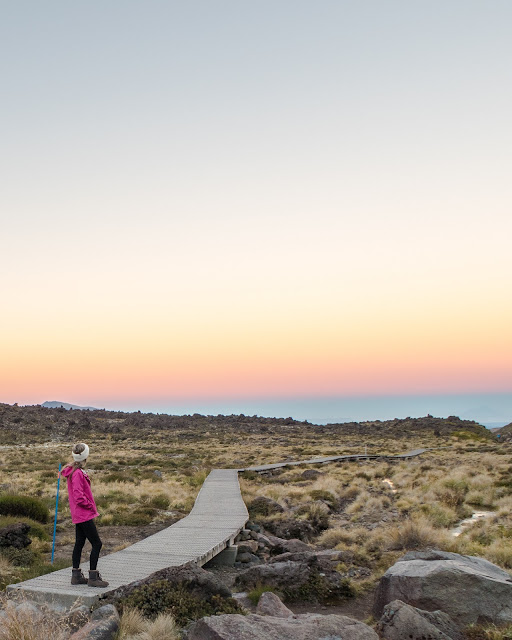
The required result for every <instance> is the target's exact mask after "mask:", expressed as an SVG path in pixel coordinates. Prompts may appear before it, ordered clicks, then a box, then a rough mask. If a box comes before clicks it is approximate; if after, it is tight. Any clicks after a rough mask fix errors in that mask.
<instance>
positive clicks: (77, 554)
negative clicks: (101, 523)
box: [73, 520, 103, 571]
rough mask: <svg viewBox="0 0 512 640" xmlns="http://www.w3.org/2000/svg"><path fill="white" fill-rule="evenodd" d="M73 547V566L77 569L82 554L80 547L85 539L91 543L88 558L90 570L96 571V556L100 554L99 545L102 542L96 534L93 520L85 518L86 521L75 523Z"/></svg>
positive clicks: (100, 545) (81, 547)
mask: <svg viewBox="0 0 512 640" xmlns="http://www.w3.org/2000/svg"><path fill="white" fill-rule="evenodd" d="M75 527H76V529H75V535H76V538H75V547H74V549H73V568H74V569H78V567H79V566H80V558H81V556H82V549H83V548H84V544H85V541H86V540H89V542H90V543H91V544H92V551H91V557H90V559H89V562H90V569H91V571H96V567H97V566H98V558H99V555H100V551H101V547H102V546H103V543H102V542H101V540H100V537H99V535H98V530H97V529H96V525H95V524H94V520H87V522H80V523H78V524H76V525H75Z"/></svg>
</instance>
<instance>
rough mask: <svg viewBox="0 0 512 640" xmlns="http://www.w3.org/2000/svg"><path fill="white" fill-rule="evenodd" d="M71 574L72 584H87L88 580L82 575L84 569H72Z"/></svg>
mask: <svg viewBox="0 0 512 640" xmlns="http://www.w3.org/2000/svg"><path fill="white" fill-rule="evenodd" d="M71 572H72V573H71V584H87V578H86V577H85V576H84V574H83V573H82V569H72V570H71Z"/></svg>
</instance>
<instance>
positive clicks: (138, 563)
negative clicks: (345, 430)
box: [7, 449, 427, 608]
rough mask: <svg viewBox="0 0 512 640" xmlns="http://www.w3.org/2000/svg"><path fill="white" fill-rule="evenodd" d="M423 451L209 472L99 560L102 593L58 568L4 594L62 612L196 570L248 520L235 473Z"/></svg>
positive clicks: (413, 453) (85, 566)
mask: <svg viewBox="0 0 512 640" xmlns="http://www.w3.org/2000/svg"><path fill="white" fill-rule="evenodd" d="M425 451H427V449H416V450H415V451H410V452H408V453H403V454H400V455H396V456H389V455H387V456H382V455H352V456H351V455H346V456H328V457H323V458H313V459H311V460H300V461H293V462H278V463H276V464H266V465H260V466H258V467H247V468H246V469H214V470H213V471H212V472H211V473H210V474H209V476H208V477H207V478H206V480H205V482H204V484H203V486H202V487H201V490H200V491H199V494H198V496H197V498H196V501H195V504H194V507H193V509H192V511H191V512H190V513H189V515H188V516H186V517H185V518H183V519H182V520H179V521H178V522H176V523H175V524H173V525H171V526H170V527H167V528H166V529H163V530H162V531H159V532H158V533H155V534H154V535H152V536H149V537H148V538H145V539H144V540H141V541H140V542H136V543H135V544H132V545H131V546H129V547H127V548H126V549H122V550H121V551H116V552H115V553H111V554H109V555H107V556H102V557H101V558H100V562H99V566H98V568H99V570H100V573H101V574H102V575H103V576H104V577H105V579H106V580H108V582H109V586H108V587H106V588H105V589H96V588H94V589H93V588H91V587H88V586H87V585H74V586H72V585H71V584H70V581H71V569H61V570H60V571H54V572H53V573H48V574H46V575H43V576H39V577H37V578H32V579H31V580H26V581H25V582H20V583H18V584H12V585H9V586H8V587H7V591H8V592H9V594H10V595H15V594H20V593H22V594H24V595H25V596H26V597H27V598H29V599H31V600H36V601H45V602H51V603H54V604H57V605H60V606H63V607H66V608H70V607H71V606H72V605H73V604H74V603H75V602H76V601H77V600H78V599H79V600H80V601H81V603H82V604H86V605H92V604H93V603H94V602H95V601H96V600H97V599H98V598H99V597H100V596H101V595H104V594H106V593H109V592H110V591H113V590H115V589H117V588H119V587H121V586H123V585H126V584H130V583H131V582H135V581H137V580H142V579H143V578H147V577H148V576H149V575H151V574H152V573H154V572H155V571H160V570H161V569H166V568H167V567H177V566H180V565H183V564H185V563H187V562H191V561H192V562H195V563H196V564H198V565H199V566H202V565H203V564H205V563H206V562H208V561H209V560H211V559H212V558H214V557H215V556H216V555H217V554H219V553H220V552H221V551H223V550H224V549H225V548H226V547H228V546H231V545H232V544H233V542H234V539H235V537H236V536H237V535H238V533H239V532H240V531H241V530H242V529H243V528H244V526H245V524H246V522H247V520H248V519H249V514H248V512H247V507H246V506H245V503H244V501H243V499H242V495H241V493H240V484H239V482H238V473H239V472H240V471H249V470H250V471H267V470H271V469H278V468H280V467H287V466H296V465H301V464H326V463H328V462H338V461H342V460H347V461H350V460H370V459H407V458H412V457H414V456H418V455H421V454H422V453H424V452H425ZM81 567H82V570H83V571H84V573H86V571H87V570H88V568H89V563H88V562H83V563H82V564H81ZM86 575H87V574H86Z"/></svg>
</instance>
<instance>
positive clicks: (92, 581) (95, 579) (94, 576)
mask: <svg viewBox="0 0 512 640" xmlns="http://www.w3.org/2000/svg"><path fill="white" fill-rule="evenodd" d="M87 585H88V586H89V587H108V582H105V580H102V579H101V576H100V572H99V571H89V580H88V581H87Z"/></svg>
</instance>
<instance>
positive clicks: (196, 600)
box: [118, 580, 244, 627]
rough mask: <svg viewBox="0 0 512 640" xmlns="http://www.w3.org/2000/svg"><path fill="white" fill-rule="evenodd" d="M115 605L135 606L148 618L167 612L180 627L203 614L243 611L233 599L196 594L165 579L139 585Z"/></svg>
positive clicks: (122, 608) (122, 607) (131, 607)
mask: <svg viewBox="0 0 512 640" xmlns="http://www.w3.org/2000/svg"><path fill="white" fill-rule="evenodd" d="M118 604H119V607H120V608H121V610H122V611H124V609H125V608H128V609H138V610H139V611H140V612H141V613H142V614H143V615H144V616H145V617H147V618H150V619H151V620H154V619H155V618H156V617H157V616H158V615H159V614H161V613H170V614H172V616H173V617H174V619H175V620H176V622H177V624H178V625H179V626H180V627H183V626H185V625H186V624H188V623H189V622H190V621H191V620H198V619H199V618H202V617H204V616H212V615H216V614H220V613H243V612H244V611H243V609H242V608H241V607H240V605H239V604H238V603H237V602H236V600H234V599H233V598H223V597H222V596H220V595H211V596H210V597H208V598H204V597H199V596H197V595H195V594H194V593H192V592H191V591H190V590H188V589H187V587H186V585H184V584H172V583H170V582H168V581H167V580H157V581H156V582H153V583H151V584H145V585H142V586H141V587H140V588H138V589H136V590H135V591H133V592H132V593H131V594H130V595H129V596H127V597H126V598H122V599H121V600H119V603H118Z"/></svg>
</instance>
